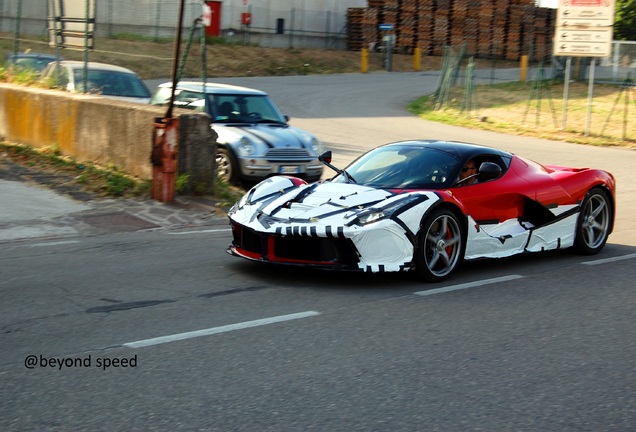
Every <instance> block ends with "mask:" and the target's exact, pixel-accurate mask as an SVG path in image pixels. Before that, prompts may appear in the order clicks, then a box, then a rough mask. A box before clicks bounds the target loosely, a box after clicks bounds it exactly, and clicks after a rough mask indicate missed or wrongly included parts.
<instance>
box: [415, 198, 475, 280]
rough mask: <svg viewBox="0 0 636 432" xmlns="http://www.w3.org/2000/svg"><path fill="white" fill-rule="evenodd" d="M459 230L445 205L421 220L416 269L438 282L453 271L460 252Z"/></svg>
mask: <svg viewBox="0 0 636 432" xmlns="http://www.w3.org/2000/svg"><path fill="white" fill-rule="evenodd" d="M462 235H463V234H462V230H461V227H460V224H459V221H458V220H457V217H456V216H455V215H454V214H453V212H451V211H450V210H447V209H437V210H434V211H433V212H432V213H431V214H430V215H429V216H428V217H427V218H426V219H425V220H424V223H423V224H422V227H421V228H420V233H419V235H418V248H417V251H416V252H415V270H416V272H417V273H418V274H419V275H420V276H421V277H422V278H424V279H425V280H427V281H429V282H440V281H443V280H445V279H447V278H448V277H450V275H451V274H452V273H453V272H454V271H455V269H456V268H457V265H458V264H459V260H460V258H461V256H462V249H463V245H464V242H463V238H462Z"/></svg>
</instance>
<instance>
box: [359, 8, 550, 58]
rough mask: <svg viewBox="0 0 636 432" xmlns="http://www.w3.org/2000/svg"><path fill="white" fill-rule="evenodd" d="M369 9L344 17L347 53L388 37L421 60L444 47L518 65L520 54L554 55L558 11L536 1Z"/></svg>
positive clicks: (534, 56) (379, 42)
mask: <svg viewBox="0 0 636 432" xmlns="http://www.w3.org/2000/svg"><path fill="white" fill-rule="evenodd" d="M367 4H368V7H367V8H350V9H349V10H348V12H347V14H348V16H347V22H348V25H349V26H351V29H349V30H348V36H349V38H350V40H349V47H350V49H360V48H361V47H369V46H371V47H372V46H376V47H380V46H382V45H383V40H382V38H383V36H385V35H387V34H393V35H394V36H395V42H394V46H393V48H394V51H395V52H400V53H411V52H412V51H413V49H414V48H416V47H417V48H420V49H421V50H422V53H423V54H424V55H442V54H443V51H444V47H445V46H448V45H451V46H459V45H462V46H465V47H466V52H467V54H469V55H476V56H483V57H495V58H503V59H508V60H518V59H519V56H521V55H524V54H528V55H529V56H530V57H531V58H533V59H543V58H548V57H549V56H550V52H551V49H552V47H551V44H552V34H553V33H554V25H555V22H556V10H554V9H545V8H538V7H536V6H535V4H534V0H367ZM354 9H366V12H363V13H361V12H357V11H356V12H354V11H353V10H354ZM380 24H392V25H393V31H391V32H385V31H379V30H378V26H379V25H380ZM351 38H357V41H352V40H351ZM356 47H357V48H356Z"/></svg>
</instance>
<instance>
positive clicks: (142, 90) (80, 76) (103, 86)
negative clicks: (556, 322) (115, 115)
mask: <svg viewBox="0 0 636 432" xmlns="http://www.w3.org/2000/svg"><path fill="white" fill-rule="evenodd" d="M84 69H85V68H84V62H81V61H72V60H64V61H60V62H52V63H49V64H48V66H47V67H46V68H45V69H44V71H42V78H43V79H51V80H54V82H56V83H57V86H58V87H59V88H62V89H64V90H67V91H70V92H79V93H91V94H99V95H102V96H106V97H109V98H113V99H119V100H125V101H129V102H138V103H148V101H149V100H150V90H148V87H147V86H146V84H144V82H143V81H142V80H141V78H139V76H138V75H137V74H136V73H135V72H133V71H131V70H130V69H126V68H124V67H121V66H115V65H110V64H105V63H97V62H88V68H87V72H88V73H87V77H86V82H87V86H86V88H87V91H84Z"/></svg>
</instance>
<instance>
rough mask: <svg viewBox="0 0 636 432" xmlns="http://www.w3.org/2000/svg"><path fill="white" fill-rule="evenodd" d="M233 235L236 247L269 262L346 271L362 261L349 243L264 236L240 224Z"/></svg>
mask: <svg viewBox="0 0 636 432" xmlns="http://www.w3.org/2000/svg"><path fill="white" fill-rule="evenodd" d="M232 232H233V237H234V239H233V242H232V243H233V244H234V246H236V247H238V248H240V249H242V250H244V251H247V252H249V253H251V254H254V255H255V256H258V257H260V259H263V260H265V261H272V262H282V263H290V264H291V263H296V264H301V263H305V264H309V263H313V264H322V265H338V266H345V267H352V266H356V264H357V263H358V261H359V258H358V254H357V251H356V248H355V246H354V245H353V243H352V242H351V240H349V239H342V238H325V237H306V236H295V235H291V236H279V235H269V234H261V233H257V232H256V231H253V230H251V229H249V228H246V227H243V226H241V225H239V224H236V223H233V224H232Z"/></svg>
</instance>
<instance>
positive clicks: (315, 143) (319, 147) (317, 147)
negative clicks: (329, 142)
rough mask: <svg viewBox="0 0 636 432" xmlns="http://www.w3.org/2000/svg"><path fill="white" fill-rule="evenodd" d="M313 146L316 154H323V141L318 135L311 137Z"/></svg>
mask: <svg viewBox="0 0 636 432" xmlns="http://www.w3.org/2000/svg"><path fill="white" fill-rule="evenodd" d="M311 148H312V150H313V151H314V152H315V153H316V154H322V152H323V147H322V143H321V142H320V140H319V139H318V138H316V137H312V138H311Z"/></svg>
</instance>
